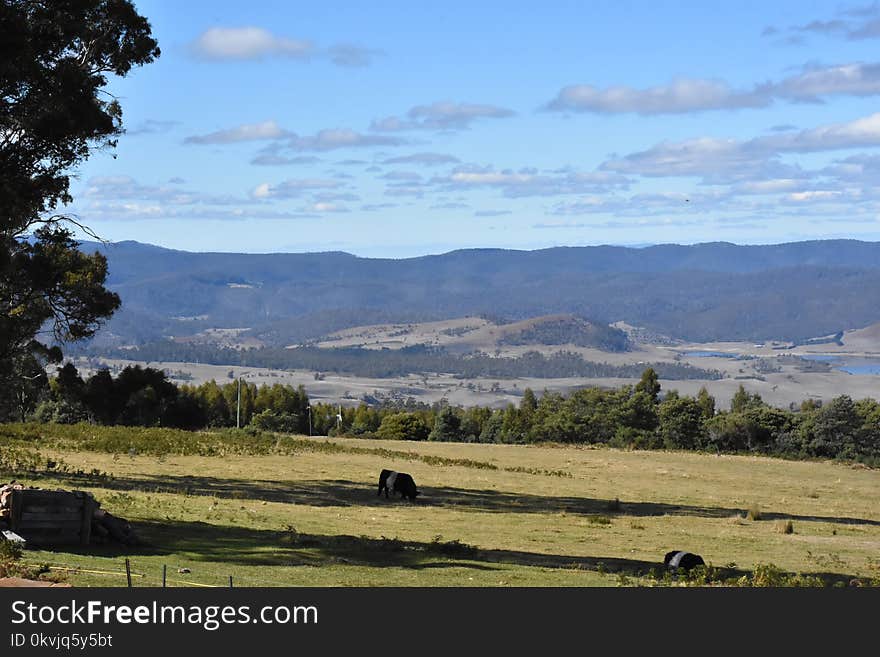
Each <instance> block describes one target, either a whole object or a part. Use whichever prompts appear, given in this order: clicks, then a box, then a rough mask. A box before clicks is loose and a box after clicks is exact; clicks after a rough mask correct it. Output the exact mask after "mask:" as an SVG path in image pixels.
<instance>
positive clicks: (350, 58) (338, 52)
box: [327, 43, 384, 68]
mask: <svg viewBox="0 0 880 657" xmlns="http://www.w3.org/2000/svg"><path fill="white" fill-rule="evenodd" d="M382 54H384V53H383V52H382V51H381V50H374V49H372V48H364V47H363V46H358V45H354V44H351V43H341V44H338V45H335V46H331V47H330V48H328V49H327V55H328V56H329V57H330V61H332V62H333V63H334V64H336V65H337V66H346V67H350V68H360V67H363V66H369V65H370V64H372V62H373V58H374V57H376V56H378V55H382Z"/></svg>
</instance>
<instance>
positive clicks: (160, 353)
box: [70, 340, 722, 380]
mask: <svg viewBox="0 0 880 657" xmlns="http://www.w3.org/2000/svg"><path fill="white" fill-rule="evenodd" d="M70 353H80V354H88V353H89V352H88V350H82V351H71V352H70ZM91 355H93V356H100V357H105V358H117V359H121V360H139V361H145V362H151V361H153V362H165V363H169V362H177V363H205V364H211V365H236V366H240V367H263V368H269V369H297V370H313V371H318V372H334V373H339V374H348V375H352V376H359V377H364V378H371V379H372V378H378V379H383V378H392V377H398V376H407V375H408V374H422V373H424V372H432V373H444V374H451V375H453V376H457V377H460V378H465V379H474V378H480V377H496V378H508V379H513V378H525V377H537V378H542V379H543V378H551V379H556V378H571V377H584V378H635V377H638V376H639V375H640V374H641V372H642V370H643V369H644V368H645V365H644V364H641V365H639V364H635V363H632V364H623V365H612V364H610V363H604V362H603V363H599V362H595V361H588V360H585V359H584V358H583V356H581V354H579V353H576V352H570V351H562V350H560V351H557V352H555V353H552V354H548V355H544V354H542V353H540V352H538V351H528V352H526V353H524V354H523V355H522V356H519V357H516V358H511V357H503V356H492V355H489V354H486V353H482V352H478V353H473V354H467V355H457V354H452V353H449V352H448V351H446V350H445V349H442V348H438V347H426V346H422V345H417V346H412V347H404V348H402V349H362V348H359V347H342V348H330V349H322V348H318V347H308V346H306V347H297V348H295V349H285V348H275V347H262V348H254V349H233V348H227V347H217V346H213V345H205V344H193V343H177V342H172V341H171V340H164V341H161V342H153V343H150V344H147V345H141V346H139V347H137V348H134V349H113V350H109V351H102V352H100V353H93V354H91ZM651 366H652V367H654V369H655V370H656V371H657V372H658V373H659V374H660V376H661V378H664V379H677V380H684V379H707V380H711V379H720V378H721V377H722V374H721V373H720V372H718V371H717V370H707V369H703V368H699V367H694V366H693V365H689V364H687V363H654V364H652V365H651Z"/></svg>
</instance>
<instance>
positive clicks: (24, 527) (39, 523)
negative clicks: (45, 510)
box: [18, 518, 82, 534]
mask: <svg viewBox="0 0 880 657" xmlns="http://www.w3.org/2000/svg"><path fill="white" fill-rule="evenodd" d="M55 527H57V528H58V529H65V530H67V529H73V530H75V531H76V533H77V534H79V533H80V530H81V527H82V520H81V519H80V518H73V519H71V520H39V519H38V520H28V521H24V520H22V521H21V523H20V524H19V525H18V531H20V532H27V531H28V530H29V529H52V528H55Z"/></svg>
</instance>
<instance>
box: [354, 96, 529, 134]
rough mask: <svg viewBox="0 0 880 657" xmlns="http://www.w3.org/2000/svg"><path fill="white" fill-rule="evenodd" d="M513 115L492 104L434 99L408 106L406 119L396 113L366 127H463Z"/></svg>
mask: <svg viewBox="0 0 880 657" xmlns="http://www.w3.org/2000/svg"><path fill="white" fill-rule="evenodd" d="M514 114H515V113H514V112H513V111H512V110H509V109H505V108H503V107H496V106H494V105H478V104H472V103H451V102H447V101H438V102H436V103H431V104H430V105H417V106H415V107H413V108H411V109H410V110H409V111H408V112H407V114H406V116H407V118H406V119H401V118H398V117H396V116H389V117H386V118H384V119H377V120H375V121H373V123H372V124H371V125H370V129H371V130H374V131H377V132H398V131H402V130H466V129H467V128H469V127H470V125H471V123H473V122H474V121H475V120H477V119H503V118H507V117H510V116H514Z"/></svg>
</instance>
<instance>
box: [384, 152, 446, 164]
mask: <svg viewBox="0 0 880 657" xmlns="http://www.w3.org/2000/svg"><path fill="white" fill-rule="evenodd" d="M460 161H461V160H459V159H458V158H457V157H454V156H452V155H445V154H443V153H413V154H412V155H402V156H400V157H392V158H388V159H387V160H383V161H382V164H423V165H425V166H435V165H439V164H457V163H458V162H460Z"/></svg>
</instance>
